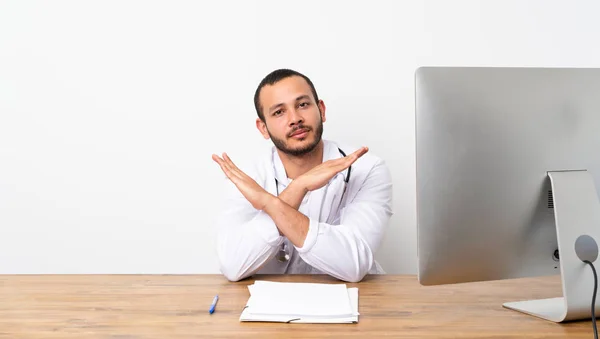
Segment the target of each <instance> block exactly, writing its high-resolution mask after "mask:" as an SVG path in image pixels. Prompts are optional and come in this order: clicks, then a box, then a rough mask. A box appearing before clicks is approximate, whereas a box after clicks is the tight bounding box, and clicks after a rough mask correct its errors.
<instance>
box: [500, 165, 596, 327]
mask: <svg viewBox="0 0 600 339" xmlns="http://www.w3.org/2000/svg"><path fill="white" fill-rule="evenodd" d="M548 176H549V177H550V182H551V184H552V194H553V198H554V220H555V223H556V235H557V240H558V251H559V256H560V272H561V281H562V290H563V296H562V297H559V298H551V299H539V300H527V301H519V302H509V303H505V304H504V305H503V306H504V307H505V308H508V309H511V310H515V311H518V312H523V313H526V314H529V315H532V316H535V317H539V318H542V319H546V320H550V321H554V322H565V321H571V320H585V319H591V309H592V294H593V291H594V275H593V273H592V269H591V267H589V265H587V264H586V263H584V262H583V261H582V260H581V259H580V258H579V257H578V254H577V253H576V251H575V243H576V241H578V238H580V237H581V236H585V235H587V236H588V237H582V238H587V239H588V240H589V241H591V243H592V245H593V246H596V251H597V244H598V243H600V203H599V202H598V195H597V193H596V187H595V185H594V178H593V177H592V176H591V174H590V173H589V172H588V171H586V170H579V171H553V172H548ZM590 237H591V239H590ZM592 239H593V240H595V242H594V241H593V240H592ZM549 255H551V254H549ZM596 256H597V252H596ZM595 259H596V257H593V258H592V259H590V261H592V262H593V261H594V260H595ZM594 264H595V265H594V266H597V270H598V271H600V267H598V266H600V265H596V263H594ZM597 304H598V303H597ZM596 312H597V313H600V307H598V305H596Z"/></svg>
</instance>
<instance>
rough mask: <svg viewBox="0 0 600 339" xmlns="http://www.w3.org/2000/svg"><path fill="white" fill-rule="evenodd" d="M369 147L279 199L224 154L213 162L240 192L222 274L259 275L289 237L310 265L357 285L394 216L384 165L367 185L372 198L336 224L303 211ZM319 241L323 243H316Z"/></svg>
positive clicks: (223, 246) (225, 235) (227, 222)
mask: <svg viewBox="0 0 600 339" xmlns="http://www.w3.org/2000/svg"><path fill="white" fill-rule="evenodd" d="M366 151H367V149H360V150H358V151H357V152H355V153H353V154H350V155H348V156H347V157H345V158H340V159H336V160H331V161H328V162H325V163H323V164H321V165H319V166H317V167H315V168H314V169H313V170H311V171H309V172H307V173H306V174H304V175H303V176H301V177H299V178H297V179H296V180H294V181H292V183H291V184H290V185H289V186H288V187H287V188H286V189H285V190H284V191H283V192H282V193H281V194H280V195H279V197H275V196H273V195H271V194H269V193H268V192H266V191H265V190H264V189H263V188H262V187H261V186H260V185H258V184H257V183H256V181H254V180H253V179H252V178H250V177H249V176H247V175H246V174H245V173H243V172H242V171H241V170H239V169H238V168H237V167H236V166H235V165H234V164H233V162H232V161H231V159H229V157H228V156H227V155H226V154H224V155H223V158H220V157H218V156H216V155H214V156H213V159H214V160H215V161H216V162H217V163H219V165H220V166H221V169H222V170H223V172H224V173H225V174H226V175H227V177H228V178H229V179H230V180H231V182H232V183H233V184H234V185H235V187H236V188H237V190H238V191H239V193H241V195H240V194H238V197H237V199H234V201H230V202H229V203H228V206H230V210H229V211H227V212H226V214H225V216H226V217H225V219H224V220H223V221H222V222H221V225H220V226H219V227H222V228H223V229H220V230H219V232H220V237H219V245H218V247H219V258H220V262H221V270H222V271H223V273H224V274H225V276H226V277H227V278H228V279H229V280H232V281H236V280H240V279H243V278H245V277H247V276H250V275H252V274H254V273H255V272H256V271H257V270H258V269H259V268H260V267H261V266H262V265H263V264H264V263H266V261H267V260H269V259H270V258H271V257H272V256H273V255H274V254H275V252H276V251H277V249H278V246H279V245H280V244H281V242H282V241H283V236H285V237H287V238H288V239H289V240H290V241H291V242H292V244H293V245H294V246H295V247H296V249H297V250H298V252H299V254H300V256H301V257H302V258H303V260H304V261H305V262H307V263H308V264H310V265H311V266H313V267H316V268H318V269H320V270H322V271H324V272H326V273H328V274H330V275H332V276H334V277H337V278H339V279H341V280H346V281H358V280H361V279H362V278H363V276H364V275H365V274H366V273H367V271H368V270H369V269H370V267H371V263H372V261H373V260H372V259H373V251H372V248H374V247H376V246H377V245H378V243H379V241H380V240H381V234H382V233H383V232H382V227H383V225H385V224H386V223H387V220H388V218H389V216H390V214H391V212H390V210H391V206H390V205H389V202H390V201H389V199H388V198H390V191H391V183H390V181H389V180H388V179H389V173H387V170H386V169H385V167H383V165H381V166H379V167H378V169H376V175H375V176H373V177H372V178H371V179H369V180H368V182H367V183H366V184H367V185H370V186H372V187H370V188H368V190H366V191H368V194H364V195H362V196H361V195H360V193H359V196H357V199H355V201H354V202H353V203H352V204H351V206H349V207H347V208H346V209H345V211H344V213H343V215H342V217H341V225H339V226H332V225H328V224H326V223H320V222H319V221H318V220H312V219H309V218H308V217H307V216H305V215H304V214H302V213H300V212H299V211H298V207H299V206H300V203H301V201H302V199H303V198H304V195H305V194H306V193H307V192H308V191H311V190H315V189H318V188H320V187H322V186H324V185H325V184H326V183H327V182H328V181H329V180H330V179H331V177H333V176H334V175H335V174H337V173H338V172H340V171H343V170H344V169H346V168H347V167H349V166H350V165H351V164H352V163H353V162H354V161H356V160H357V159H358V158H359V157H360V156H362V155H363V154H364V153H365V152H366ZM317 238H319V239H321V240H319V241H318V242H317V241H316V239H317Z"/></svg>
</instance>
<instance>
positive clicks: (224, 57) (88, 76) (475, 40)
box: [0, 0, 600, 274]
mask: <svg viewBox="0 0 600 339" xmlns="http://www.w3.org/2000/svg"><path fill="white" fill-rule="evenodd" d="M598 13H600V4H599V2H598V1H595V0H589V1H573V0H569V1H567V0H564V1H548V0H546V1H544V0H539V1H523V0H510V1H509V0H500V1H457V0H453V1H447V0H438V1H347V0H346V1H302V2H297V1H285V2H284V1H242V0H240V1H206V2H200V1H146V0H143V1H141V0H140V1H106V0H103V1H52V2H46V1H22V0H15V1H0V274H6V273H218V266H217V258H216V255H215V245H214V238H215V234H216V233H215V228H214V226H213V224H212V222H213V219H214V217H215V216H216V211H217V210H218V208H219V206H220V198H221V193H220V190H219V189H220V187H221V185H222V182H223V175H222V173H221V172H220V169H219V168H218V166H217V165H216V164H215V163H213V162H212V160H211V154H212V153H220V152H223V151H227V152H228V153H229V154H230V155H231V157H232V158H233V159H234V160H235V161H237V162H239V163H248V162H249V161H251V159H252V155H253V154H255V153H256V151H257V150H259V149H262V148H264V147H269V146H270V141H265V140H263V139H262V137H261V136H260V134H259V133H258V131H257V130H256V128H255V126H254V120H255V118H256V114H255V112H254V107H253V104H252V96H253V94H254V90H255V87H256V85H257V84H258V82H259V81H260V79H261V78H262V77H263V76H264V75H266V74H267V73H268V72H270V71H272V70H274V69H276V68H280V67H289V68H293V69H296V70H298V71H301V72H303V73H305V74H307V75H308V76H309V77H311V78H312V80H313V81H314V83H315V85H316V87H317V91H318V92H319V94H320V96H321V97H322V98H323V99H324V100H325V103H326V105H327V114H328V120H327V122H326V123H325V134H324V136H325V138H328V139H332V140H339V141H343V142H345V143H351V144H355V145H366V146H369V147H370V149H371V152H374V153H375V154H377V155H379V156H381V157H383V158H384V159H385V160H386V161H387V163H388V164H389V166H390V169H391V171H392V175H393V179H394V185H395V189H394V209H395V215H394V217H393V218H392V221H391V224H390V228H389V231H388V235H387V237H386V238H385V241H384V243H383V244H382V247H381V248H380V250H379V252H378V253H377V259H378V260H379V262H380V263H381V264H382V265H383V267H384V268H385V269H386V270H387V271H388V272H389V273H416V222H415V220H416V211H415V208H416V206H415V159H414V157H415V152H414V149H415V144H414V84H413V74H414V71H415V69H416V68H417V67H418V66H421V65H456V66H545V67H551V66H567V67H599V66H600V45H599V44H598V43H597V38H598V35H599V33H600V21H598V20H597V16H598Z"/></svg>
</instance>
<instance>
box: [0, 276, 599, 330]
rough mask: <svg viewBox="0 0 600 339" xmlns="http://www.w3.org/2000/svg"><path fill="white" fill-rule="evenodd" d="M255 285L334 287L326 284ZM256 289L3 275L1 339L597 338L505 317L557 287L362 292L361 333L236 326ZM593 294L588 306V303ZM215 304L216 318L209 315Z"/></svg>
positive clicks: (544, 282) (385, 284)
mask: <svg viewBox="0 0 600 339" xmlns="http://www.w3.org/2000/svg"><path fill="white" fill-rule="evenodd" d="M258 279H264V280H275V281H302V282H339V281H336V280H334V279H332V278H329V277H326V276H259V277H258ZM252 281H253V280H245V281H242V282H237V283H230V282H228V281H227V280H225V279H224V278H223V277H222V276H219V275H183V276H163V275H150V276H148V275H50V276H44V275H42V276H32V275H28V276H19V275H17V276H12V275H11V276H7V275H0V338H3V339H4V338H10V339H16V338H35V339H37V338H61V339H62V338H113V339H117V338H118V339H134V338H136V339H141V338H161V339H179V338H218V337H219V338H236V339H239V338H250V337H257V338H324V337H326V338H371V337H395V338H400V337H401V338H436V339H437V338H491V337H494V338H520V339H522V338H586V339H589V338H593V333H592V325H591V321H589V320H588V321H580V322H573V323H568V324H555V323H552V322H548V321H545V320H541V319H538V318H534V317H532V316H528V315H524V314H521V313H518V312H515V311H511V310H508V309H504V308H502V303H503V302H506V301H516V300H524V299H531V298H549V297H556V296H559V295H560V290H561V287H560V281H559V279H558V277H546V278H536V279H519V280H508V281H495V282H485V283H469V284H459V285H446V286H435V287H424V286H421V285H419V283H418V282H417V279H416V277H415V276H397V275H396V276H395V275H383V276H370V277H367V278H365V280H363V281H362V282H360V283H358V284H349V285H351V286H358V287H359V312H360V313H361V316H360V318H359V323H358V324H332V325H316V324H281V323H240V322H239V316H240V313H241V311H242V308H243V307H244V305H245V303H246V301H247V300H248V297H249V294H248V290H247V288H246V286H247V285H248V284H251V283H252ZM591 292H592V291H590V297H591ZM215 294H219V296H220V300H219V302H218V305H217V309H216V312H215V313H214V314H212V315H210V314H209V313H208V308H209V305H210V303H211V301H212V299H213V296H214V295H215Z"/></svg>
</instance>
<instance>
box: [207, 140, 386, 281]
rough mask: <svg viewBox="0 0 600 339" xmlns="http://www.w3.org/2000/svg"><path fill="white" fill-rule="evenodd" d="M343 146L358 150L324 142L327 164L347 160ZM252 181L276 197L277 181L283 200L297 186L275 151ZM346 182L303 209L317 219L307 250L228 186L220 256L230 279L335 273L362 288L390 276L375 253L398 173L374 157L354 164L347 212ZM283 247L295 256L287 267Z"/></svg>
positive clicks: (336, 181) (314, 196)
mask: <svg viewBox="0 0 600 339" xmlns="http://www.w3.org/2000/svg"><path fill="white" fill-rule="evenodd" d="M338 147H339V148H341V149H342V151H344V152H345V153H346V154H347V155H349V154H351V153H352V152H354V151H355V150H356V148H350V147H347V146H339V145H338V144H336V143H334V142H331V141H328V140H324V152H323V158H324V159H323V160H324V161H327V160H329V159H335V158H340V157H342V155H341V154H340V152H339V150H338ZM242 170H244V169H242ZM246 174H248V175H249V176H251V177H252V178H254V180H256V182H257V183H258V184H259V185H261V186H262V187H263V188H265V189H266V190H267V191H268V192H270V193H271V194H273V195H276V194H277V190H276V187H275V185H276V182H275V178H277V180H278V181H279V192H280V193H281V192H283V190H284V189H285V187H286V186H287V185H288V184H289V183H290V180H289V179H288V178H287V176H286V173H285V169H284V167H283V164H282V162H281V159H280V158H279V156H278V153H277V152H276V151H275V148H273V149H272V150H271V151H270V152H268V153H267V154H266V155H265V156H264V157H263V159H260V161H259V163H258V164H257V166H256V168H255V169H254V171H246ZM345 175H347V170H345V171H342V172H340V173H339V174H338V175H336V176H335V177H333V178H332V180H331V181H330V182H329V183H328V184H327V185H326V186H324V187H322V188H320V189H318V190H315V191H312V192H309V193H308V194H307V195H306V196H305V198H304V200H303V201H302V203H301V205H300V207H299V209H298V210H299V211H300V212H301V213H302V214H304V215H306V216H307V217H308V218H309V220H310V221H309V229H308V234H307V236H306V240H305V241H304V244H303V246H302V248H298V247H295V246H294V245H293V244H292V243H291V242H290V241H289V240H288V239H287V238H285V236H280V235H279V231H278V229H277V227H276V226H275V223H274V222H273V220H272V219H271V217H269V215H268V214H266V213H265V212H263V211H258V210H256V209H254V208H253V207H252V205H251V204H250V203H249V202H248V201H247V200H246V199H245V198H244V196H243V195H242V194H241V193H240V192H239V191H238V190H237V188H236V187H235V185H233V183H231V182H230V181H229V180H227V181H228V184H227V187H228V188H227V199H226V202H225V206H224V210H223V211H222V212H221V214H220V216H219V218H218V222H217V227H218V241H217V253H218V258H219V265H220V269H221V272H222V273H223V274H224V275H225V277H226V278H227V279H229V280H230V281H238V280H240V279H244V278H246V277H248V276H251V275H253V274H255V273H258V274H279V273H296V274H328V275H331V276H333V277H336V278H338V279H340V280H343V281H348V282H357V281H360V280H362V279H363V277H364V276H365V275H366V274H367V273H372V274H380V273H384V271H383V269H382V268H381V267H380V266H379V264H378V263H377V262H376V261H375V259H374V254H375V252H376V250H377V248H378V247H379V244H380V242H381V240H382V238H383V236H384V232H385V230H386V228H387V226H388V221H389V219H390V217H391V216H392V214H393V213H392V179H391V175H390V172H389V170H388V168H387V166H386V164H385V162H384V161H383V160H381V159H380V158H378V157H376V156H374V155H373V154H371V153H370V152H367V153H366V154H365V155H363V156H362V157H361V158H359V159H358V160H357V161H356V162H354V164H352V170H351V174H350V181H349V183H348V187H347V190H346V193H345V196H344V198H343V201H342V202H341V207H340V201H339V200H340V196H341V194H342V191H343V187H344V178H345ZM283 242H286V243H287V249H288V253H289V254H290V258H289V260H288V261H286V262H280V261H279V260H277V259H276V258H275V255H276V254H277V252H278V251H279V250H280V249H281V244H282V243H283Z"/></svg>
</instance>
